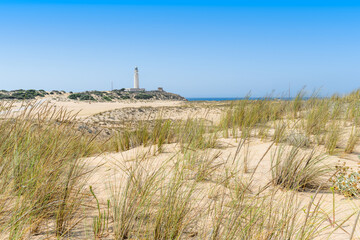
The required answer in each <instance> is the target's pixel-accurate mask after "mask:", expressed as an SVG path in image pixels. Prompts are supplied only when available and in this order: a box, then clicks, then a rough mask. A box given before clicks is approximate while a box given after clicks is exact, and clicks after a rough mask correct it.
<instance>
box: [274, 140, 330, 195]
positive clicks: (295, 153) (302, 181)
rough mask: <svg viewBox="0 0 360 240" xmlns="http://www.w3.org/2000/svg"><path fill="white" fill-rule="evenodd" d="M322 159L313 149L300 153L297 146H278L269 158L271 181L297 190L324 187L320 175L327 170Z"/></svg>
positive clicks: (322, 175)
mask: <svg viewBox="0 0 360 240" xmlns="http://www.w3.org/2000/svg"><path fill="white" fill-rule="evenodd" d="M322 160H323V157H321V156H320V155H315V150H312V151H311V152H310V153H301V149H300V147H299V146H293V147H291V148H290V149H289V148H286V147H284V146H280V147H279V148H278V149H277V150H276V151H275V152H274V154H273V155H272V159H271V173H272V182H273V183H274V184H275V185H279V186H282V187H284V188H287V189H294V190H298V191H304V190H306V189H317V188H319V187H324V184H325V183H324V181H323V179H322V177H324V175H325V174H326V173H327V172H328V171H329V170H328V168H327V167H326V166H324V165H323V164H322Z"/></svg>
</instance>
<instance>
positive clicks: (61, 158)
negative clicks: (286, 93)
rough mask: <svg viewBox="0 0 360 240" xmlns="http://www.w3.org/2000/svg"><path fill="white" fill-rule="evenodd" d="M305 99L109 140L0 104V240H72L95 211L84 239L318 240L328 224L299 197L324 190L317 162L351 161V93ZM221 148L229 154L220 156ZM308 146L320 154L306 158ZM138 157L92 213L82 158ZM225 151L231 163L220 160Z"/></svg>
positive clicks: (270, 102) (142, 124)
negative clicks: (266, 172)
mask: <svg viewBox="0 0 360 240" xmlns="http://www.w3.org/2000/svg"><path fill="white" fill-rule="evenodd" d="M304 94H305V93H304V92H300V93H299V94H298V95H297V97H296V98H295V99H294V100H291V101H283V100H275V99H271V98H265V99H262V100H251V99H250V98H248V99H245V100H240V101H234V102H230V103H226V104H225V103H224V104H223V105H219V106H216V107H219V108H220V109H221V110H222V114H221V117H220V121H219V122H218V123H211V122H209V121H206V119H193V118H188V119H184V120H181V121H180V120H179V121H174V120H168V119H161V118H158V119H156V120H155V121H152V122H151V121H138V122H136V123H134V124H133V125H132V127H128V128H121V129H117V130H114V131H113V132H112V136H110V138H104V137H100V136H98V135H93V134H88V133H87V134H85V133H81V132H80V131H78V130H77V128H76V124H77V120H76V119H75V116H74V115H71V114H69V113H67V112H65V111H63V110H55V109H54V108H52V107H51V106H49V105H37V106H34V105H31V104H29V105H27V106H24V111H20V112H11V111H10V109H11V108H12V106H11V104H10V105H9V104H3V105H1V106H0V109H2V111H3V114H2V115H3V116H2V118H1V122H0V136H2V137H1V145H0V203H1V204H0V234H1V237H4V238H9V239H26V238H29V236H34V235H36V234H44V232H45V231H46V234H48V235H51V236H54V237H55V236H56V237H57V238H59V239H60V238H63V237H70V236H71V233H72V230H73V229H74V228H77V227H79V222H81V221H82V219H83V218H85V217H86V215H87V214H89V212H90V211H91V208H90V207H93V208H94V209H96V214H95V216H94V217H93V221H92V222H91V228H92V231H93V237H94V238H97V239H101V238H105V237H109V238H112V239H214V240H215V239H313V238H315V237H318V236H319V234H321V233H322V232H323V230H324V229H326V228H331V227H334V226H335V225H334V222H332V223H331V224H330V223H328V222H327V221H328V216H329V214H327V213H325V211H324V210H323V209H322V207H321V206H322V199H321V197H318V193H316V194H315V195H314V196H313V197H312V198H309V199H308V202H307V203H306V205H304V203H303V202H301V201H300V199H299V196H298V194H299V193H298V191H304V190H312V191H313V192H314V191H315V190H318V189H325V190H326V187H327V184H326V183H325V181H326V177H327V174H328V171H329V168H328V167H326V166H325V165H324V161H323V160H324V158H323V156H324V154H325V151H326V153H327V154H340V153H341V154H345V153H351V152H354V151H355V149H356V147H357V143H358V130H357V129H358V127H359V124H360V122H359V117H360V108H359V106H358V104H357V101H358V100H359V99H360V92H359V91H357V92H354V93H351V94H350V95H348V96H345V97H339V96H333V97H332V98H326V99H320V98H316V97H312V98H310V99H306V98H305V97H304ZM189 107H192V105H191V106H190V105H189ZM207 107H208V106H207ZM349 125H350V126H351V128H352V131H351V133H350V135H348V136H347V137H346V146H345V147H344V148H343V149H342V148H341V146H342V145H341V144H340V143H342V142H344V141H342V140H344V139H343V137H344V136H345V135H346V134H345V133H346V131H344V129H345V127H344V126H349ZM133 126H136V127H133ZM348 130H349V129H348ZM348 132H349V131H348ZM295 133H296V134H295ZM221 137H224V138H221ZM295 137H296V138H295ZM259 138H261V139H262V140H263V141H264V142H267V143H270V144H271V145H270V147H269V149H270V148H271V146H277V149H276V150H275V151H273V154H272V166H271V169H270V172H271V176H272V178H271V183H272V184H264V185H261V184H260V185H261V186H259V185H256V184H259V183H257V180H258V179H256V178H257V177H258V176H257V175H256V174H257V170H258V168H261V167H262V166H261V161H262V160H263V157H262V158H261V159H255V160H254V159H253V158H252V157H250V153H252V149H251V146H252V145H251V143H252V141H253V140H254V139H259ZM229 139H230V140H232V141H233V142H236V141H237V143H238V147H229V145H226V144H225V143H224V142H226V141H228V140H229ZM172 143H174V144H173V145H171V146H172V149H171V150H169V149H167V148H166V147H168V145H169V144H172ZM235 144H236V143H235ZM316 144H318V145H320V146H318V148H316V150H313V151H311V149H312V148H314V147H315V145H316ZM289 145H293V146H289ZM321 145H323V146H321ZM139 146H143V147H148V148H149V149H151V150H153V152H152V153H153V154H150V155H146V154H144V155H143V156H142V157H136V158H134V159H132V160H131V161H127V162H124V163H121V164H117V165H116V166H117V167H118V169H116V170H117V171H119V172H121V173H122V175H121V176H123V177H122V178H121V179H118V180H117V181H114V182H113V184H112V185H111V193H112V194H111V197H110V198H109V202H106V206H104V205H102V203H101V202H100V200H99V199H98V196H99V193H98V192H97V190H96V189H92V188H91V191H90V192H89V188H88V187H85V183H86V180H87V178H88V176H89V168H88V167H87V166H86V161H83V159H84V157H87V156H94V155H97V154H102V153H106V152H110V151H115V152H123V151H128V150H130V149H133V148H136V147H139ZM226 148H235V150H236V152H235V153H232V155H231V154H230V155H231V156H230V155H229V156H228V155H226V154H224V152H226V151H223V149H226ZM166 149H167V150H166ZM269 149H268V150H269ZM323 149H325V150H323ZM151 150H149V152H150V151H151ZM266 153H268V151H267V152H266ZM266 153H265V154H266ZM166 154H168V155H166ZM269 154H270V151H269ZM170 155H171V156H170ZM162 156H166V159H165V160H164V159H163V160H161V161H162V163H161V164H159V165H156V164H155V162H154V163H152V162H151V161H153V160H154V159H156V157H162ZM264 156H265V155H264ZM159 159H161V158H159ZM154 161H155V160H154ZM254 161H258V162H254ZM250 166H251V167H250ZM253 166H256V167H255V168H254V167H253ZM114 168H115V167H114ZM255 186H256V187H255ZM294 190H296V191H294ZM302 200H303V198H302ZM85 203H86V204H85ZM88 205H91V206H88ZM84 209H85V210H84ZM344 222H345V221H344ZM341 224H343V223H341ZM341 224H338V226H337V227H338V228H341V226H342V225H341ZM45 229H46V230H45ZM329 237H330V236H329ZM330 238H331V237H330Z"/></svg>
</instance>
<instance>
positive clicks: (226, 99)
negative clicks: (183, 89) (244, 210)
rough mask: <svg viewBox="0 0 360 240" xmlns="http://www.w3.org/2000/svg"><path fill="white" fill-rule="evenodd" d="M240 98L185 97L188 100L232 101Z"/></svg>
mask: <svg viewBox="0 0 360 240" xmlns="http://www.w3.org/2000/svg"><path fill="white" fill-rule="evenodd" d="M240 99H241V98H187V100H189V101H232V100H240Z"/></svg>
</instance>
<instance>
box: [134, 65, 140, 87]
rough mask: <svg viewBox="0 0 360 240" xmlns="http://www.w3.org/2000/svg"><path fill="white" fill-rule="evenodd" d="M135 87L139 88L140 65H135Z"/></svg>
mask: <svg viewBox="0 0 360 240" xmlns="http://www.w3.org/2000/svg"><path fill="white" fill-rule="evenodd" d="M134 88H139V69H138V67H135V73H134Z"/></svg>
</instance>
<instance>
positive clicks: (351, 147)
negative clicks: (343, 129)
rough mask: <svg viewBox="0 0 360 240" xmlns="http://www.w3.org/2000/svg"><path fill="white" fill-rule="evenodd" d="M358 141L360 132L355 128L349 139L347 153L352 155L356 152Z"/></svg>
mask: <svg viewBox="0 0 360 240" xmlns="http://www.w3.org/2000/svg"><path fill="white" fill-rule="evenodd" d="M358 140H359V130H358V129H357V128H356V127H354V128H352V129H351V133H350V136H349V139H348V141H347V143H346V147H345V152H346V153H352V152H353V151H354V147H355V145H356V144H357V142H358Z"/></svg>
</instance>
